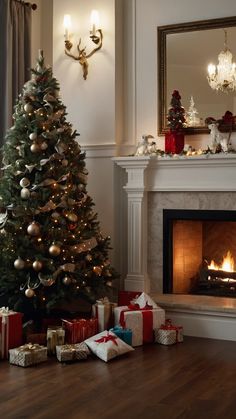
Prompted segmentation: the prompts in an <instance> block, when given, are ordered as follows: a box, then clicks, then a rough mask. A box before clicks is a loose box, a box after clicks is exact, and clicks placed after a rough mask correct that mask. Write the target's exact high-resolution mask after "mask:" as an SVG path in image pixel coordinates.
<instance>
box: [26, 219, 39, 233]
mask: <svg viewBox="0 0 236 419" xmlns="http://www.w3.org/2000/svg"><path fill="white" fill-rule="evenodd" d="M27 233H28V234H29V235H30V236H38V235H39V234H40V225H39V224H38V223H36V222H35V221H33V222H32V223H31V224H29V225H28V228H27Z"/></svg>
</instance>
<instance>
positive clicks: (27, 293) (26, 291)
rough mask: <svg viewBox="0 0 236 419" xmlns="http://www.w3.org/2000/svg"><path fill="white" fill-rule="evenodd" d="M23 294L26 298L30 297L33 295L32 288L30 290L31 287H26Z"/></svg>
mask: <svg viewBox="0 0 236 419" xmlns="http://www.w3.org/2000/svg"><path fill="white" fill-rule="evenodd" d="M25 295H26V297H28V298H32V297H34V295H35V292H34V290H32V288H27V290H25Z"/></svg>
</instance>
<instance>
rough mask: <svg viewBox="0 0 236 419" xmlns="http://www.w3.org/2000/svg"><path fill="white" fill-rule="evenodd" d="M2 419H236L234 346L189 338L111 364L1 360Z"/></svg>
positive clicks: (146, 348) (138, 351)
mask: <svg viewBox="0 0 236 419" xmlns="http://www.w3.org/2000/svg"><path fill="white" fill-rule="evenodd" d="M0 418H1V419H28V418H31V419H41V418H47V419H54V418H55V419H56V418H60V419H64V418H65V419H91V418H92V419H95V418H96V419H100V418H101V419H103V418H104V419H107V418H115V419H116V418H121V419H139V418H140V419H141V418H142V419H151V418H155V419H162V418H165V419H175V418H181V419H184V418H188V419H205V418H206V419H211V418H212V419H213V418H214V419H215V418H223V419H228V418H232V419H233V418H234V419H235V418H236V342H230V341H218V340H212V339H200V338H191V337H185V340H184V343H180V344H178V345H173V346H169V347H167V346H161V345H158V344H153V345H147V346H144V347H139V348H136V350H135V351H134V352H131V353H130V354H128V355H127V356H126V355H125V356H123V357H121V358H119V359H118V358H117V359H115V360H113V361H110V363H108V364H106V363H104V362H103V361H100V360H98V359H95V358H92V359H90V360H88V361H84V362H82V363H81V362H80V363H76V364H70V365H65V364H60V363H59V362H57V361H56V360H55V359H54V358H53V359H50V360H49V361H48V362H47V363H44V364H41V365H38V366H36V367H31V368H26V369H24V368H21V367H16V366H13V365H9V364H8V363H7V362H5V361H3V362H1V363H0Z"/></svg>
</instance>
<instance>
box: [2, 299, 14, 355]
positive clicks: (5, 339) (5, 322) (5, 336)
mask: <svg viewBox="0 0 236 419" xmlns="http://www.w3.org/2000/svg"><path fill="white" fill-rule="evenodd" d="M14 313H15V312H14V311H12V310H9V307H4V306H3V307H1V308H0V317H1V318H2V331H1V353H0V358H4V357H5V356H6V354H7V350H8V346H9V333H8V329H9V315H11V314H14Z"/></svg>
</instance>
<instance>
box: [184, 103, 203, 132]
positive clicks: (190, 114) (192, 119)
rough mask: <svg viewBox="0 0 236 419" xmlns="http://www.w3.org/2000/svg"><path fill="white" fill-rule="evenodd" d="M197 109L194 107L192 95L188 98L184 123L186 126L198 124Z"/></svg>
mask: <svg viewBox="0 0 236 419" xmlns="http://www.w3.org/2000/svg"><path fill="white" fill-rule="evenodd" d="M197 115H198V111H197V109H196V108H195V103H194V100H193V96H191V98H190V105H189V109H188V111H187V117H186V123H187V126H188V127H197V126H199V125H200V118H199V117H198V116H197Z"/></svg>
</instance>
